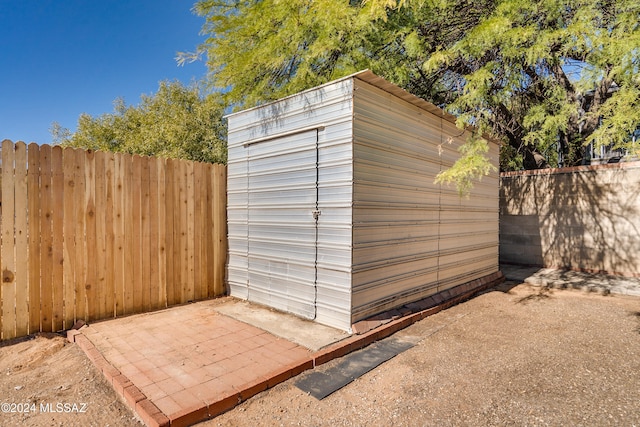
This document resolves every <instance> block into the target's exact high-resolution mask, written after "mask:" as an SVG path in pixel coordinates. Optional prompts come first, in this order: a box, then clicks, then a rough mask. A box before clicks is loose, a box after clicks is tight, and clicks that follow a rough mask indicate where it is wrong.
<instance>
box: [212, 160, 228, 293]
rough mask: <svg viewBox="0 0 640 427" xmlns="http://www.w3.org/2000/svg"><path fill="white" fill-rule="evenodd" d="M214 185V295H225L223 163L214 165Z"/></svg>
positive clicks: (225, 254) (224, 192) (224, 177)
mask: <svg viewBox="0 0 640 427" xmlns="http://www.w3.org/2000/svg"><path fill="white" fill-rule="evenodd" d="M214 172H215V173H214V175H213V176H214V181H213V182H214V185H213V188H214V189H213V193H214V198H213V205H214V212H215V217H214V219H213V229H214V253H213V260H214V261H213V262H214V263H215V266H216V269H215V278H214V283H215V289H214V296H219V295H223V294H224V292H225V284H224V277H225V272H224V270H225V265H226V260H227V211H226V206H227V192H226V185H227V184H226V182H227V174H226V168H225V167H224V166H222V165H215V166H214Z"/></svg>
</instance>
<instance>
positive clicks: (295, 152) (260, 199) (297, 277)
mask: <svg viewBox="0 0 640 427" xmlns="http://www.w3.org/2000/svg"><path fill="white" fill-rule="evenodd" d="M248 150H249V153H248V157H249V160H248V171H249V173H248V180H249V182H248V193H249V194H248V203H249V206H248V241H249V244H248V270H249V275H248V279H249V280H248V299H249V300H250V301H255V302H259V303H262V304H266V305H268V306H271V307H273V308H276V309H279V310H283V311H288V312H291V313H295V314H297V315H299V316H302V317H306V318H314V317H315V299H316V289H315V285H316V253H317V250H316V243H317V230H316V228H317V216H318V215H317V214H314V212H315V211H316V210H317V202H318V196H317V194H318V192H317V183H318V178H317V177H318V173H317V172H318V169H317V160H318V157H317V156H318V149H317V131H316V130H312V131H307V132H304V133H300V134H296V135H292V136H287V137H282V138H278V139H274V140H269V141H265V142H262V143H256V144H253V145H249V147H248Z"/></svg>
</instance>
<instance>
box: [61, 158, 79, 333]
mask: <svg viewBox="0 0 640 427" xmlns="http://www.w3.org/2000/svg"><path fill="white" fill-rule="evenodd" d="M62 163H63V175H64V203H63V207H62V209H63V215H64V219H63V223H62V233H63V236H64V241H63V244H64V246H63V257H64V261H63V263H62V266H63V268H64V276H63V282H64V285H63V288H64V291H63V298H64V325H63V328H64V329H69V328H70V327H71V326H72V325H73V323H74V322H75V305H76V295H75V284H76V279H75V270H76V267H75V264H76V226H75V201H76V200H77V195H76V179H75V152H74V150H73V149H66V150H64V151H63V152H62Z"/></svg>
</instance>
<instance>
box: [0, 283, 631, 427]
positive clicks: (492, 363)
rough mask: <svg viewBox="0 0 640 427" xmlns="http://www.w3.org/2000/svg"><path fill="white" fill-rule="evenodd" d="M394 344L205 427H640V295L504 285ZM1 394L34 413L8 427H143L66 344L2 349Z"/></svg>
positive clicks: (44, 340)
mask: <svg viewBox="0 0 640 427" xmlns="http://www.w3.org/2000/svg"><path fill="white" fill-rule="evenodd" d="M397 336H400V337H403V336H404V337H418V339H419V343H418V344H417V345H416V346H415V347H413V348H411V349H409V350H407V351H405V352H404V353H401V354H400V355H398V356H396V357H395V358H393V359H392V360H390V361H388V362H386V363H384V364H382V365H381V366H379V367H377V368H376V369H374V370H372V371H371V372H369V373H367V374H365V375H364V376H362V377H361V378H358V379H356V380H355V381H354V382H352V383H351V384H349V385H347V386H346V387H344V388H343V389H341V390H338V391H337V392H335V393H334V394H332V395H330V396H328V397H327V398H325V399H324V400H321V401H318V400H316V399H315V398H313V397H312V396H309V395H307V394H306V393H304V392H302V391H301V390H299V389H298V388H297V387H296V386H295V381H296V378H294V379H291V380H289V381H287V382H285V383H282V384H280V385H278V386H276V387H274V388H273V389H271V390H268V391H266V392H264V393H261V394H259V395H257V396H255V397H253V398H252V399H249V400H248V401H246V402H244V403H242V404H241V405H239V406H238V407H236V408H235V409H233V410H231V411H229V412H227V413H226V414H223V415H221V416H219V417H217V418H215V419H213V420H210V421H208V422H205V423H202V424H201V425H202V426H256V425H261V426H262V425H264V426H272V425H273V426H299V425H301V426H369V425H394V426H416V425H423V426H431V425H433V426H459V425H492V426H495V425H501V426H502V425H518V426H519V425H537V426H545V425H554V426H555V425H588V426H591V425H598V426H606V425H612V426H613V425H615V426H630V427H631V426H637V427H640V387H639V386H638V385H639V384H640V357H638V355H640V299H639V298H637V297H624V296H618V295H609V296H602V295H600V294H595V293H588V292H585V291H578V290H553V289H552V290H549V289H544V288H538V287H532V286H529V285H518V286H515V284H514V283H506V284H504V285H501V286H500V287H499V288H495V289H492V290H490V291H488V292H486V293H484V294H482V295H480V296H478V297H476V298H474V299H472V300H470V301H467V302H465V303H463V304H459V305H457V306H455V307H452V308H450V309H448V310H445V311H443V312H440V313H438V314H436V315H434V316H431V317H429V318H427V319H424V320H423V321H421V322H418V323H416V324H414V325H412V326H411V327H409V328H407V329H405V330H403V331H401V332H399V333H398V334H397ZM335 363H337V361H334V362H331V363H328V364H327V365H324V366H322V367H319V368H318V369H321V370H325V369H327V368H330V367H331V366H332V365H334V364H335ZM302 375H304V374H302ZM0 396H1V397H0V404H2V403H5V404H6V403H15V404H16V406H17V405H18V404H20V403H29V404H31V403H33V404H34V405H35V406H36V411H33V412H29V413H26V414H20V413H10V412H7V411H5V412H0V425H2V426H5V425H7V426H10V425H25V426H50V425H64V426H69V425H72V426H73V425H78V426H81V425H82V426H89V425H95V426H107V425H111V426H136V425H140V424H138V422H137V421H136V420H135V419H134V417H133V414H132V413H131V411H129V410H128V409H127V408H126V406H125V405H124V404H123V403H122V402H121V401H120V400H119V399H118V398H117V397H116V395H115V393H114V392H113V391H112V390H111V389H110V388H109V386H108V385H107V384H106V383H105V381H104V380H103V379H102V376H101V374H99V373H98V372H97V371H96V370H95V369H94V368H93V367H92V366H91V365H90V363H89V362H88V360H87V359H86V358H85V357H84V355H83V354H82V351H81V350H80V349H79V348H77V347H76V346H75V345H71V344H65V341H64V340H63V339H62V338H61V337H37V338H35V339H31V340H28V341H23V342H17V343H11V344H10V345H3V346H2V347H0ZM47 403H52V405H50V406H49V408H54V407H55V406H56V404H58V403H62V404H63V407H62V409H63V412H62V413H51V412H44V411H41V410H40V409H41V405H42V404H44V405H45V409H47V406H46V405H47ZM64 403H68V404H74V403H76V404H80V403H86V407H85V409H86V412H83V413H78V412H71V413H64V409H65V408H64ZM5 406H6V405H5ZM70 409H73V406H71V407H70ZM79 409H81V408H78V410H79Z"/></svg>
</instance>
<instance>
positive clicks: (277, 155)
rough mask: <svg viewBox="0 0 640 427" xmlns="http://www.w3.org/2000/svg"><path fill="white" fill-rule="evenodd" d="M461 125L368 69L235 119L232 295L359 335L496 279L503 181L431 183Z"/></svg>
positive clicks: (447, 162)
mask: <svg viewBox="0 0 640 427" xmlns="http://www.w3.org/2000/svg"><path fill="white" fill-rule="evenodd" d="M454 123H455V119H454V117H453V116H451V115H449V114H447V113H444V112H443V111H442V110H441V109H439V108H437V107H436V106H434V105H433V104H430V103H428V102H426V101H424V100H422V99H420V98H418V97H415V96H413V95H411V94H409V93H408V92H406V91H404V90H402V89H400V88H399V87H397V86H395V85H393V84H391V83H389V82H387V81H386V80H384V79H382V78H380V77H378V76H376V75H375V74H373V73H372V72H370V71H362V72H359V73H356V74H353V75H351V76H348V77H345V78H342V79H340V80H336V81H333V82H330V83H327V84H325V85H322V86H319V87H316V88H313V89H310V90H307V91H305V92H301V93H298V94H296V95H292V96H290V97H287V98H284V99H281V100H278V101H275V102H272V103H269V104H267V105H262V106H259V107H256V108H252V109H249V110H245V111H241V112H238V113H234V114H231V115H229V116H228V124H229V134H228V135H229V137H228V138H229V139H228V147H229V156H228V187H227V192H228V207H227V209H228V230H229V231H228V233H229V259H228V266H227V280H228V284H229V289H230V294H231V295H232V296H235V297H238V298H242V299H247V300H250V301H254V302H257V303H261V304H264V305H267V306H270V307H273V308H276V309H279V310H283V311H287V312H291V313H294V314H297V315H299V316H302V317H305V318H308V319H315V321H317V322H319V323H322V324H325V325H329V326H333V327H336V328H340V329H343V330H350V328H351V325H352V324H353V323H354V322H356V321H358V320H362V319H365V318H367V317H370V316H371V315H374V314H377V313H380V312H382V311H385V310H388V309H391V308H396V307H400V306H402V305H403V304H406V303H408V302H411V301H416V300H419V299H421V298H424V297H427V296H429V295H432V294H434V293H437V292H441V291H444V290H447V289H450V288H452V287H455V286H457V285H460V284H463V283H466V282H469V281H472V280H474V279H478V278H482V277H485V276H488V275H490V274H493V273H496V272H498V269H499V267H498V174H497V172H495V173H492V174H491V175H490V176H487V177H485V178H484V179H483V180H482V181H481V182H479V183H478V184H476V186H475V188H474V189H473V190H472V193H471V195H470V197H469V198H464V197H463V198H461V197H460V196H459V195H458V193H457V191H456V189H455V188H453V187H447V186H441V185H436V184H435V183H434V179H435V176H436V174H437V173H438V172H439V171H441V170H443V169H445V168H448V167H450V166H451V165H452V164H453V163H454V161H455V160H456V159H457V158H458V156H459V153H458V152H457V149H458V147H459V146H460V145H461V144H462V143H463V142H464V141H465V140H466V138H467V136H468V133H469V131H462V130H460V129H458V128H456V126H455V124H454ZM489 145H490V150H489V156H490V158H491V159H492V162H494V163H495V164H496V165H497V162H498V145H497V144H496V143H495V142H490V144H489Z"/></svg>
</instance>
